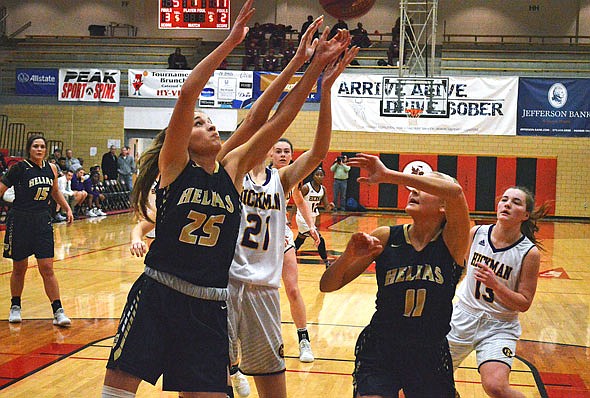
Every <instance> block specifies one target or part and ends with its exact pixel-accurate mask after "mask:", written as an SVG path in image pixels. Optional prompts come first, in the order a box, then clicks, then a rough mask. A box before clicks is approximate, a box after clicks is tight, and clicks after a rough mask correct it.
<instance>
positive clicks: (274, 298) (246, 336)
mask: <svg viewBox="0 0 590 398" xmlns="http://www.w3.org/2000/svg"><path fill="white" fill-rule="evenodd" d="M228 290H229V300H228V307H229V315H228V316H229V324H230V326H229V335H230V336H229V337H230V348H231V350H230V359H231V363H236V362H238V360H239V363H240V371H241V372H242V373H244V374H246V375H249V376H263V375H270V374H275V373H280V372H284V371H285V359H284V352H283V337H282V335H281V303H280V296H279V289H277V288H276V287H268V286H258V285H252V284H248V283H243V282H241V281H238V280H235V279H232V278H230V280H229V285H228ZM240 353H241V357H240Z"/></svg>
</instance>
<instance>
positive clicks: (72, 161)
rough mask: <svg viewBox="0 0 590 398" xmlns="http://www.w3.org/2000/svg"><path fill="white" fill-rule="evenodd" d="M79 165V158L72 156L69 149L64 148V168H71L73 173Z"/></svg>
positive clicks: (80, 165)
mask: <svg viewBox="0 0 590 398" xmlns="http://www.w3.org/2000/svg"><path fill="white" fill-rule="evenodd" d="M80 167H82V164H81V163H80V159H78V158H75V157H74V153H73V152H72V150H71V149H66V169H67V170H72V171H73V172H74V174H75V173H76V171H77V170H78V169H79V168H80Z"/></svg>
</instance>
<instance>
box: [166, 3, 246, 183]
mask: <svg viewBox="0 0 590 398" xmlns="http://www.w3.org/2000/svg"><path fill="white" fill-rule="evenodd" d="M253 2H254V0H246V3H244V6H243V7H242V9H241V10H240V13H239V15H238V17H237V19H236V21H235V22H234V27H233V28H232V30H231V32H230V33H229V35H228V37H227V38H226V39H225V40H224V41H223V42H222V43H221V44H220V45H219V46H218V47H217V48H216V49H215V50H213V51H212V52H211V53H210V54H209V55H207V56H206V57H205V58H204V59H203V60H202V61H201V62H199V63H198V64H197V66H195V68H194V69H193V70H192V71H191V73H190V74H189V76H188V77H187V79H186V81H185V82H184V84H183V85H182V88H181V89H180V95H179V96H178V100H177V101H176V104H175V105H174V111H173V112H172V116H171V117H170V123H169V124H168V131H167V134H166V138H165V139H164V144H163V145H162V150H161V152H160V157H159V169H160V173H161V180H160V183H161V184H162V186H163V187H165V186H167V185H169V184H170V183H171V182H172V181H174V180H175V179H176V177H178V175H179V174H180V173H181V172H182V170H183V169H184V167H185V166H186V164H187V163H188V161H189V154H188V151H187V147H188V143H189V140H190V135H191V131H192V127H193V123H194V122H193V118H194V111H195V104H196V103H197V99H198V98H199V95H200V94H201V91H202V90H203V87H205V84H207V81H208V80H209V77H210V76H211V75H212V74H213V72H215V69H216V68H217V67H218V66H219V64H220V63H221V61H223V60H224V59H225V57H227V56H228V55H229V54H230V53H231V51H232V50H233V49H234V48H235V47H236V46H237V45H238V44H240V43H241V42H242V40H244V37H245V36H246V33H248V27H247V26H246V24H247V23H248V21H249V20H250V18H251V17H252V14H253V13H254V9H253V8H252V3H253Z"/></svg>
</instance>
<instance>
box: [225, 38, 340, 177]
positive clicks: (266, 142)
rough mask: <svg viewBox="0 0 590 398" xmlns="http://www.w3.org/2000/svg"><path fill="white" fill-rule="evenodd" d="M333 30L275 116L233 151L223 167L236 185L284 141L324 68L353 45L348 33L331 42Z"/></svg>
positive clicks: (226, 158) (321, 40) (319, 47)
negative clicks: (279, 140)
mask: <svg viewBox="0 0 590 398" xmlns="http://www.w3.org/2000/svg"><path fill="white" fill-rule="evenodd" d="M328 33H329V29H328V28H326V29H325V30H324V33H323V34H322V37H321V38H320V40H319V43H318V45H317V47H316V52H315V56H314V58H313V59H312V61H311V63H310V65H309V67H308V68H307V70H306V72H305V74H304V75H303V77H302V78H301V80H300V81H299V82H298V83H297V84H296V85H295V87H294V88H293V90H291V91H290V92H289V94H288V95H287V96H286V97H285V99H283V101H282V102H281V104H280V105H279V107H278V109H277V111H276V112H275V113H274V115H273V116H272V117H271V118H270V119H269V120H268V121H267V122H266V123H265V124H264V125H263V126H262V127H261V128H260V129H259V130H258V132H257V133H256V134H255V135H254V136H253V137H252V139H250V140H248V142H246V143H245V144H243V145H241V146H239V147H238V148H236V149H234V150H233V151H231V152H230V153H229V154H227V155H226V156H225V158H224V159H223V161H222V163H223V165H224V167H225V169H226V170H227V171H228V173H229V174H230V175H232V176H233V178H234V184H236V186H240V185H241V183H242V181H241V179H242V177H243V175H244V174H245V173H246V172H248V170H250V169H252V168H253V167H254V166H255V165H256V164H258V163H259V162H260V161H261V160H262V159H264V157H265V156H267V153H268V151H269V150H270V148H271V147H272V145H274V143H275V142H276V141H277V140H278V139H279V138H280V137H281V135H282V134H283V133H284V132H285V130H287V127H289V125H290V124H291V122H292V121H293V119H295V116H296V115H297V113H298V112H299V110H300V109H301V107H302V106H303V104H304V103H305V99H306V98H307V96H308V94H309V92H310V91H311V89H312V88H313V86H314V84H315V83H316V81H317V79H318V77H319V76H320V73H321V72H322V70H323V69H324V67H325V66H326V65H327V64H328V63H330V62H332V61H333V60H334V59H336V57H337V56H338V55H339V54H340V53H341V52H342V51H344V49H345V48H346V47H348V44H349V42H350V36H349V35H348V33H339V34H338V35H336V36H334V37H333V38H332V39H331V40H327V37H328Z"/></svg>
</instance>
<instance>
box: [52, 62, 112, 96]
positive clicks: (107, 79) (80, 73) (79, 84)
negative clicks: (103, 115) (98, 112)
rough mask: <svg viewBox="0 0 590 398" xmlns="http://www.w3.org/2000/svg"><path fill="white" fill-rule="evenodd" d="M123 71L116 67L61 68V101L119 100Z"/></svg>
mask: <svg viewBox="0 0 590 398" xmlns="http://www.w3.org/2000/svg"><path fill="white" fill-rule="evenodd" d="M120 85H121V71H119V70H115V69H72V68H67V69H60V70H59V91H58V93H57V99H58V100H59V101H88V102H99V101H103V102H119V91H120V90H119V87H120Z"/></svg>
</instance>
